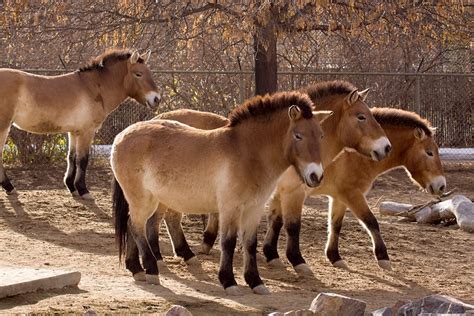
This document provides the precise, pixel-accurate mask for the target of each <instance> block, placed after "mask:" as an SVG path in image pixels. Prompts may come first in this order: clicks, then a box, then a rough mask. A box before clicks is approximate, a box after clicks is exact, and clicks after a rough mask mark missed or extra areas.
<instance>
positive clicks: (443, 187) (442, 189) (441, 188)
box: [439, 184, 446, 192]
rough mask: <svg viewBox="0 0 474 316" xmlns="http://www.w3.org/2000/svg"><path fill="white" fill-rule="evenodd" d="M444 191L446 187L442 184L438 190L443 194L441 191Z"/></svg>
mask: <svg viewBox="0 0 474 316" xmlns="http://www.w3.org/2000/svg"><path fill="white" fill-rule="evenodd" d="M444 189H446V186H445V185H444V184H443V185H442V186H440V187H439V190H440V191H441V192H443V191H444Z"/></svg>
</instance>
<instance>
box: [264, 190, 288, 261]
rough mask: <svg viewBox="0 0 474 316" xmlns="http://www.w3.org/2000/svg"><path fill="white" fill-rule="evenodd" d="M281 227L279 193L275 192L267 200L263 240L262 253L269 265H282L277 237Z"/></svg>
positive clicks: (281, 216)
mask: <svg viewBox="0 0 474 316" xmlns="http://www.w3.org/2000/svg"><path fill="white" fill-rule="evenodd" d="M282 227H283V215H282V210H281V201H280V193H275V194H274V195H273V196H272V197H271V198H270V202H269V213H268V215H267V233H266V234H265V239H264V241H263V254H264V255H265V258H266V259H267V263H268V264H269V265H270V266H275V267H278V266H283V263H282V262H281V260H280V256H279V255H278V238H279V237H280V231H281V228H282Z"/></svg>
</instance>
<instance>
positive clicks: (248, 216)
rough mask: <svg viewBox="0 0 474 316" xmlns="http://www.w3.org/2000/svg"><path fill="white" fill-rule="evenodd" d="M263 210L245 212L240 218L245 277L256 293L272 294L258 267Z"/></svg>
mask: <svg viewBox="0 0 474 316" xmlns="http://www.w3.org/2000/svg"><path fill="white" fill-rule="evenodd" d="M263 209H264V207H263V205H262V208H261V211H253V212H252V211H247V212H243V213H242V216H241V218H240V229H241V236H242V246H243V250H244V279H245V282H247V284H248V285H249V286H250V288H251V289H252V291H253V292H254V293H255V294H270V292H269V291H268V289H267V288H266V287H265V285H264V284H263V282H262V279H261V278H260V275H259V273H258V267H257V227H258V224H259V223H260V219H261V217H262V213H263Z"/></svg>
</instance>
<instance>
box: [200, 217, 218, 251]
mask: <svg viewBox="0 0 474 316" xmlns="http://www.w3.org/2000/svg"><path fill="white" fill-rule="evenodd" d="M218 231H219V213H210V214H209V218H208V220H207V226H206V230H205V231H204V236H203V241H202V244H201V250H200V253H203V254H206V255H208V254H209V252H211V249H212V246H214V243H215V242H216V239H217V233H218Z"/></svg>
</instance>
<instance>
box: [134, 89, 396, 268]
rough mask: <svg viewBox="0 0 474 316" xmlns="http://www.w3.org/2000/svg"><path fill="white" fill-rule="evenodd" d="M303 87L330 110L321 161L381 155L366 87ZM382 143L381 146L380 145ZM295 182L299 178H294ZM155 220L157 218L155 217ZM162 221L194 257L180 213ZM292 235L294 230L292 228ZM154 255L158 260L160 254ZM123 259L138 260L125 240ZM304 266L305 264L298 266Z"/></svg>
mask: <svg viewBox="0 0 474 316" xmlns="http://www.w3.org/2000/svg"><path fill="white" fill-rule="evenodd" d="M304 91H307V92H309V95H310V97H311V98H312V99H313V102H315V104H317V108H318V109H324V110H331V111H333V112H334V115H332V116H331V117H330V118H328V119H327V120H325V121H324V123H323V124H322V127H323V131H324V133H325V138H324V139H323V142H322V146H323V164H324V161H325V162H326V163H328V164H329V163H330V161H331V159H332V158H333V156H335V155H336V154H337V153H338V152H339V151H341V149H342V148H343V147H351V148H357V149H358V150H359V151H360V152H361V153H363V154H365V155H366V156H369V157H372V158H373V159H379V158H382V157H384V156H385V155H386V154H387V153H388V151H389V148H388V149H387V148H386V146H390V143H389V142H388V141H385V142H384V141H383V140H384V137H385V134H384V132H383V130H382V128H381V127H380V125H379V124H378V123H377V122H376V121H375V119H374V117H373V116H372V113H371V112H370V110H369V108H368V107H367V105H366V104H365V102H364V100H365V98H366V95H367V90H365V91H362V92H357V89H356V88H355V87H354V86H352V85H351V84H350V83H348V82H341V81H330V82H323V83H319V84H316V85H312V86H310V87H308V88H306V89H305V90H304ZM159 118H167V119H174V120H177V121H180V122H182V123H186V124H188V125H191V126H193V127H195V128H200V129H214V128H217V127H219V126H223V125H225V124H226V122H227V120H226V119H225V118H223V117H221V116H218V115H215V114H212V113H205V112H197V111H191V110H179V111H173V112H168V113H164V114H162V115H160V116H159ZM381 145H383V146H381ZM296 182H297V184H298V185H299V184H300V183H301V181H300V180H299V179H296ZM154 221H155V222H158V223H159V221H160V219H155V220H154ZM165 223H166V225H167V228H168V232H169V234H170V236H171V241H172V243H173V248H174V251H175V253H176V255H177V256H180V257H183V258H184V260H185V261H186V262H188V261H189V260H191V259H192V258H194V253H193V252H192V251H191V249H190V248H189V246H188V244H187V242H186V239H185V236H184V234H183V231H182V227H181V214H180V213H176V212H173V211H168V212H166V215H165ZM217 230H218V217H217V214H216V213H214V214H210V219H209V222H208V227H207V229H206V231H205V232H204V241H203V244H202V252H204V253H208V252H209V251H210V249H211V247H212V245H213V244H214V242H215V240H216V237H217ZM292 233H293V234H292V236H295V237H294V238H297V237H298V233H297V232H296V231H295V232H292ZM155 256H156V257H157V258H158V259H159V260H162V256H161V254H159V253H157V254H155ZM126 262H130V263H131V262H133V264H137V263H138V264H139V261H138V250H137V249H136V247H134V245H133V240H129V243H128V248H127V256H126ZM298 268H299V269H305V265H302V266H300V267H298Z"/></svg>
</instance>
